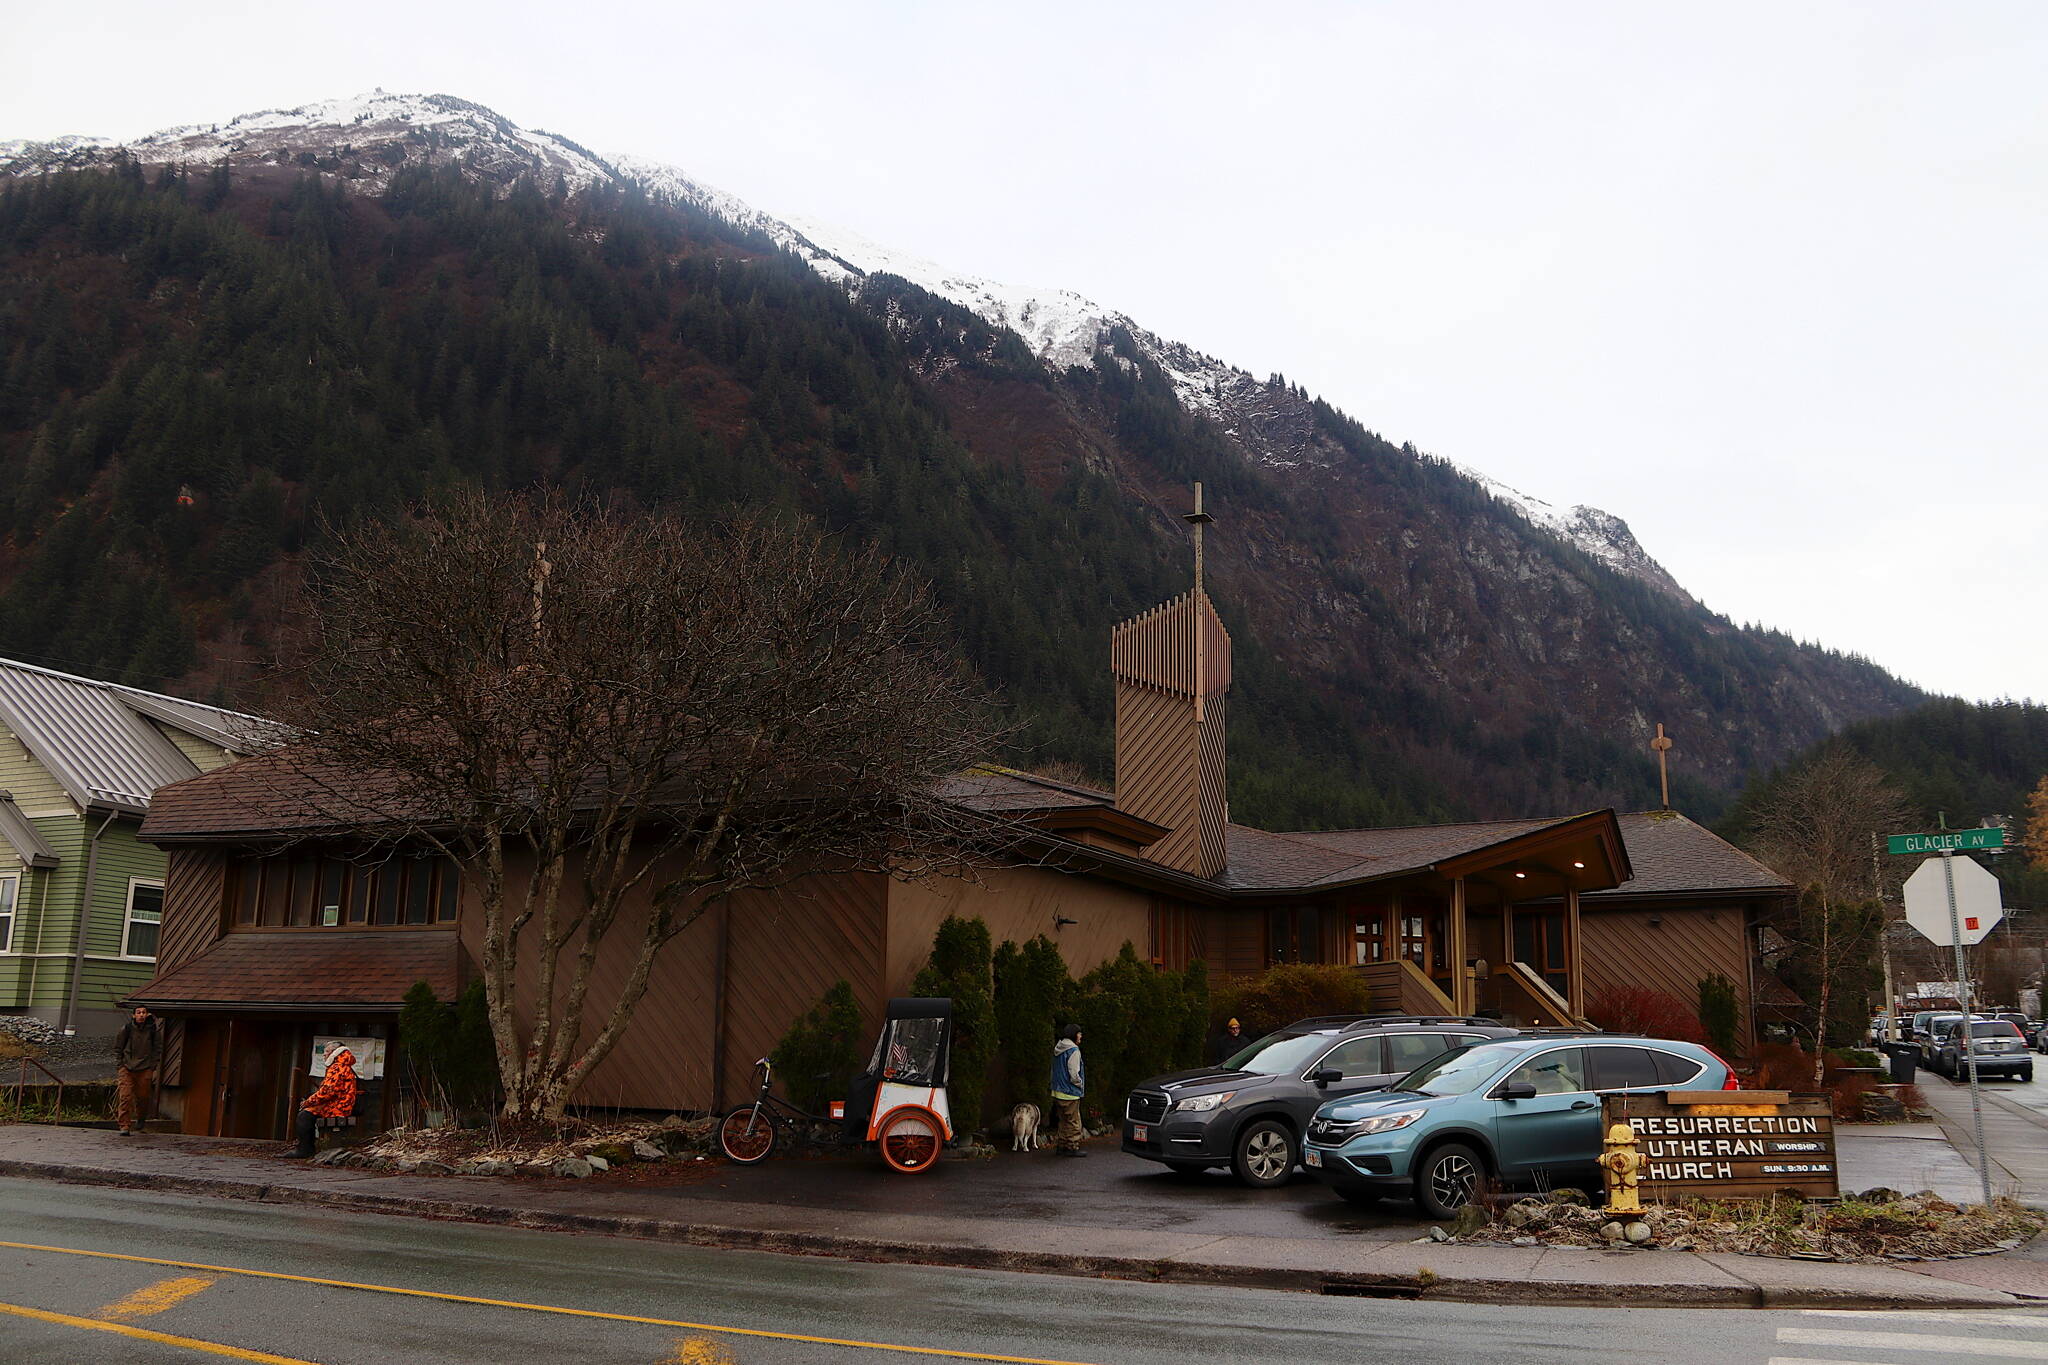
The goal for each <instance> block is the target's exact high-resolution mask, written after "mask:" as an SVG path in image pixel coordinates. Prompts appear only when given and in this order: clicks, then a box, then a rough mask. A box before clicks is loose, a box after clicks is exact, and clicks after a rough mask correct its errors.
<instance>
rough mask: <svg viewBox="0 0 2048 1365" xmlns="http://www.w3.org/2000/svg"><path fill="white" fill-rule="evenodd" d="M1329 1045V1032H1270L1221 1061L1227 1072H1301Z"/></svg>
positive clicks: (1265, 1074) (1263, 1074) (1265, 1073)
mask: <svg viewBox="0 0 2048 1365" xmlns="http://www.w3.org/2000/svg"><path fill="white" fill-rule="evenodd" d="M1329 1045H1330V1035H1329V1034H1327V1033H1269V1034H1267V1035H1266V1036H1265V1037H1263V1038H1261V1039H1259V1041H1258V1042H1256V1043H1253V1044H1252V1045H1251V1046H1250V1047H1248V1048H1245V1049H1243V1050H1242V1051H1240V1052H1238V1053H1236V1054H1235V1055H1234V1056H1231V1057H1228V1058H1226V1059H1224V1061H1223V1062H1222V1063H1221V1065H1222V1067H1223V1069H1224V1070H1226V1071H1251V1072H1255V1073H1257V1074H1258V1075H1261V1076H1278V1075H1280V1074H1281V1073H1282V1072H1285V1071H1299V1070H1301V1068H1303V1067H1305V1066H1307V1065H1308V1064H1309V1063H1310V1062H1311V1061H1313V1060H1315V1055H1316V1053H1318V1052H1320V1051H1321V1050H1322V1049H1324V1048H1326V1047H1328V1046H1329Z"/></svg>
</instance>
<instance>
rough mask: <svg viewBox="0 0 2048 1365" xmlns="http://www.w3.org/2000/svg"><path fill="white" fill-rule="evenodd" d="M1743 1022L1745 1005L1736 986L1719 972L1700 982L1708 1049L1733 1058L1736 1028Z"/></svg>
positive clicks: (1735, 1047) (1702, 1014)
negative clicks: (1742, 1004) (1737, 994)
mask: <svg viewBox="0 0 2048 1365" xmlns="http://www.w3.org/2000/svg"><path fill="white" fill-rule="evenodd" d="M1741 1019H1742V1006H1741V1003H1740V1001H1739V1000H1738V998H1737V997H1736V994H1735V984H1734V983H1733V982H1731V981H1730V980H1729V979H1728V978H1727V977H1725V976H1723V975H1721V973H1719V972H1713V973H1710V974H1708V975H1707V976H1705V977H1703V978H1701V980H1700V1027H1702V1028H1704V1029H1705V1030H1706V1033H1707V1046H1709V1047H1711V1048H1713V1049H1714V1051H1716V1052H1718V1053H1719V1054H1721V1056H1723V1057H1733V1056H1734V1055H1735V1053H1736V1050H1737V1039H1736V1028H1737V1027H1738V1025H1739V1024H1740V1022H1741Z"/></svg>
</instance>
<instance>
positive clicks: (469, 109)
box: [0, 90, 1694, 603]
mask: <svg viewBox="0 0 2048 1365" xmlns="http://www.w3.org/2000/svg"><path fill="white" fill-rule="evenodd" d="M400 129H404V130H411V129H420V130H432V131H433V132H434V133H435V134H436V135H437V136H439V137H444V138H446V139H448V142H449V146H448V148H447V151H448V154H449V155H450V156H451V157H453V158H456V159H463V160H466V162H467V164H468V165H469V167H470V168H471V169H472V170H475V171H477V172H479V173H482V174H486V175H490V176H493V177H494V178H497V179H500V180H503V179H506V178H509V177H511V176H516V175H519V174H533V175H535V176H538V177H541V178H543V179H545V178H546V177H548V176H550V175H558V176H560V177H561V178H562V180H563V182H564V183H565V184H566V186H567V187H568V188H570V189H572V190H577V189H586V188H589V187H590V186H592V185H594V184H598V183H602V182H604V181H606V180H608V179H623V180H626V181H629V182H632V183H637V184H638V185H640V186H641V187H642V188H643V189H645V190H647V191H648V192H649V193H652V194H656V195H660V196H665V197H668V198H671V199H673V200H676V201H678V202H682V203H686V204H689V205H691V206H693V207H695V208H698V209H701V210H702V211H704V212H706V213H709V214H711V215H713V216H714V217H718V218H721V219H723V220H725V221H726V222H728V223H730V224H732V225H733V226H735V227H738V228H741V229H744V230H748V231H754V232H759V233H762V234H763V235H765V236H766V237H768V238H769V239H770V240H772V241H774V242H775V243H776V245H778V246H780V247H782V248H783V249H784V250H787V251H791V252H793V253H794V254H796V255H797V256H798V258H799V259H801V260H803V261H804V262H805V263H806V264H807V265H809V266H810V267H811V269H813V270H815V271H817V273H818V274H819V275H821V276H822V277H823V278H825V279H827V280H830V281H832V282H834V283H836V284H840V285H842V286H843V287H846V288H848V289H849V290H853V291H857V290H858V288H859V286H860V284H861V283H862V282H863V281H864V280H866V279H867V278H868V277H870V276H874V275H891V276H896V277H898V278H902V279H905V280H908V281H909V282H910V283H912V284H915V285H918V286H919V287H920V288H923V289H925V290H928V291H929V292H931V293H933V294H936V295H938V296H939V297H941V298H945V299H948V300H950V301H952V302H954V303H957V304H959V305H961V306H962V307H965V308H967V309H969V310H970V311H972V312H974V313H976V314H977V315H979V316H980V317H982V318H983V319H984V320H986V321H988V322H989V323H991V324H993V325H996V326H999V327H1005V328H1008V329H1009V330H1011V331H1013V332H1015V333H1017V335H1018V336H1019V337H1020V338H1021V339H1022V340H1023V341H1024V342H1025V344H1026V346H1027V347H1029V348H1030V349H1031V351H1032V353H1033V354H1034V355H1035V356H1036V357H1037V358H1038V360H1039V361H1040V362H1042V363H1043V364H1045V365H1047V366H1048V367H1050V368H1052V369H1054V370H1061V369H1067V368H1072V367H1075V366H1086V365H1089V364H1091V363H1093V361H1094V358H1095V356H1096V355H1097V354H1098V353H1100V352H1101V351H1102V350H1103V348H1104V346H1105V340H1106V338H1107V337H1108V336H1109V334H1111V333H1112V332H1114V331H1116V330H1118V329H1122V330H1124V331H1126V332H1127V333H1129V335H1130V336H1131V337H1132V338H1133V340H1134V341H1135V342H1136V343H1137V345H1138V346H1139V348H1140V349H1142V350H1144V351H1145V352H1146V353H1147V354H1148V355H1149V356H1150V357H1151V358H1152V359H1153V360H1154V361H1155V362H1156V363H1157V364H1158V365H1159V366H1160V368H1161V370H1162V371H1164V372H1165V374H1166V375H1167V376H1168V377H1169V379H1170V380H1171V381H1172V383H1173V386H1174V390H1175V393H1176V394H1177V395H1178V396H1179V398H1180V400H1181V402H1182V405H1183V406H1184V407H1186V408H1187V409H1188V410H1189V411H1190V412H1194V413H1199V414H1202V415H1205V416H1208V417H1210V418H1212V419H1214V420H1215V421H1216V422H1217V423H1218V425H1219V426H1220V427H1221V428H1222V429H1223V431H1224V433H1225V434H1226V435H1227V436H1230V437H1232V438H1233V439H1235V440H1237V441H1238V442H1240V443H1241V444H1243V445H1244V446H1245V448H1246V450H1247V452H1248V453H1249V454H1250V455H1251V456H1252V457H1253V458H1256V459H1259V460H1261V461H1262V462H1263V463H1266V464H1268V465H1270V466H1272V467H1274V468H1279V469H1292V468H1297V467H1299V466H1301V465H1303V464H1317V463H1324V462H1327V461H1328V460H1330V459H1332V458H1334V457H1335V454H1336V453H1335V452H1333V451H1331V450H1330V449H1328V448H1327V447H1326V446H1325V445H1323V444H1322V443H1319V442H1316V441H1314V440H1309V439H1302V437H1301V434H1300V431H1299V428H1300V425H1301V423H1300V421H1299V417H1300V414H1299V413H1292V414H1287V417H1288V418H1291V419H1292V420H1278V419H1276V414H1275V413H1274V412H1273V411H1272V408H1273V406H1274V395H1273V389H1274V386H1273V385H1272V384H1271V383H1270V382H1268V383H1262V382H1261V381H1259V380H1257V379H1256V378H1255V377H1254V376H1253V375H1252V374H1251V373H1250V372H1249V371H1246V370H1244V369H1242V368H1240V367H1238V366H1235V365H1231V364H1228V363H1227V362H1225V361H1222V360H1220V359H1218V358H1216V357H1214V356H1210V355H1208V354H1206V353H1204V352H1201V351H1198V350H1196V349H1195V348H1193V347H1190V346H1188V345H1186V344H1184V343H1181V342H1177V341H1173V340H1170V339H1168V338H1165V337H1161V336H1159V335H1158V334H1157V333H1155V332H1153V331H1151V330H1150V329H1148V328H1145V327H1143V326H1142V325H1141V324H1139V323H1138V322H1137V321H1136V320H1135V319H1133V318H1131V317H1130V316H1129V315H1127V314H1125V313H1122V312H1120V311H1117V310H1115V309H1110V308H1106V307H1104V306H1103V305H1101V304H1098V303H1095V302H1093V301H1092V300H1090V299H1087V298H1085V297H1083V296H1082V295H1080V294H1078V293H1076V292H1074V291H1072V290H1067V289H1035V288H1029V287H1017V286H1012V285H1007V284H1003V283H1000V282H997V281H994V280H990V279H987V278H985V277H982V276H979V275H975V274H972V273H969V272H965V271H959V270H954V269H951V268H949V267H946V266H943V265H940V264H939V263H937V262H933V261H928V260H925V259H923V258H921V257H917V256H915V255H912V254H910V253H907V252H902V251H898V250H896V249H894V248H891V247H888V246H885V245H883V244H881V243H876V242H872V241H869V240H868V239H866V238H864V237H862V236H860V235H859V234H857V233H854V232H851V231H849V230H846V229H843V228H839V227H837V226H834V225H832V224H827V223H824V222H821V221H818V220H815V219H810V218H806V217H801V216H797V217H789V218H779V217H776V216H775V215H773V214H769V213H767V212H765V211H763V210H760V209H757V208H755V207H754V206H752V205H750V204H748V203H746V202H745V201H744V200H742V199H740V198H738V197H737V196H735V195H732V194H729V193H727V192H725V191H723V190H720V189H718V188H716V187H714V186H711V185H708V184H706V183H705V182H703V181H702V180H699V179H697V178H696V177H694V176H691V175H689V174H688V173H687V172H685V171H683V170H682V169H680V168H679V167H676V166H673V165H671V164H668V163H665V162H660V161H655V160H652V159H650V158H646V157H642V156H638V155H634V154H631V153H620V154H599V153H596V152H593V151H591V150H590V149H588V148H586V147H584V146H583V145H581V144H580V143H577V142H574V141H572V140H570V139H568V138H566V137H563V136H562V135H560V134H557V133H551V132H548V131H546V130H543V129H527V128H523V127H521V126H520V125H518V124H516V123H514V122H513V121H512V120H510V119H508V118H506V117H505V116H503V115H501V114H499V113H498V112H497V111H495V110H493V109H490V108H488V107H486V106H484V105H481V104H478V103H475V102H474V101H471V100H465V99H462V98H460V97H458V96H454V95H445V94H392V93H388V92H385V91H383V90H375V91H372V92H369V93H367V94H362V95H356V96H349V97H343V98H339V99H332V100H324V101H318V102H315V103H313V104H306V105H299V106H297V107H294V108H291V109H276V110H261V111H257V112H253V113H248V114H243V115H239V116H237V117H236V118H233V119H230V120H228V121H227V122H225V123H213V124H184V125H178V126H174V127H171V128H166V129H161V130H158V131H156V132H154V133H150V134H147V135H145V136H143V137H140V138H135V139H129V140H122V139H115V138H103V137H86V136H79V135H67V136H61V137H58V138H54V139H50V140H48V141H44V142H36V141H31V140H27V139H15V140H11V141H4V142H0V174H16V175H19V174H22V173H25V172H28V171H42V170H50V169H56V168H59V167H77V166H81V165H88V164H96V163H98V162H99V161H101V160H103V159H104V158H105V157H107V156H110V155H113V154H116V153H121V152H125V153H127V154H129V155H132V156H135V157H136V158H137V159H138V160H141V161H144V162H145V163H147V164H164V163H193V164H200V165H204V164H210V163H211V162H214V161H218V160H223V159H226V160H235V159H250V158H255V157H261V156H263V155H264V154H265V153H266V152H270V151H276V150H290V151H291V152H293V154H294V156H295V157H297V156H299V155H302V154H304V153H306V152H307V150H308V149H307V146H306V142H307V138H308V137H309V136H310V135H312V134H314V133H315V132H316V131H320V130H326V131H327V132H329V133H330V134H332V135H333V136H335V137H347V138H349V139H350V140H349V141H347V142H343V143H341V144H339V145H340V147H342V148H347V149H348V152H349V154H353V153H354V152H355V151H356V149H357V147H358V144H361V145H362V146H364V147H367V146H370V145H374V144H375V143H376V142H378V141H380V140H390V139H392V138H393V137H394V136H396V135H397V130H400ZM489 134H495V135H496V141H497V148H498V152H499V154H498V155H490V154H488V153H490V152H491V151H492V150H493V139H492V137H491V136H489ZM317 160H318V158H317V156H316V157H315V161H316V162H317ZM389 169H390V168H389V167H388V166H386V165H384V164H382V163H379V162H377V161H376V159H375V158H374V157H372V158H369V159H367V160H365V161H363V162H361V163H360V170H359V174H357V175H356V176H355V177H354V178H355V179H357V180H358V181H359V182H360V183H362V184H364V185H368V186H371V187H375V188H380V189H381V188H382V187H383V185H384V184H385V183H386V182H387V181H388V176H389ZM1276 378H1277V377H1276ZM1286 392H1287V391H1286V390H1285V389H1284V388H1283V389H1282V393H1283V394H1285V393H1286ZM1456 467H1457V468H1458V469H1459V470H1460V472H1462V473H1464V474H1465V475H1466V476H1468V477H1470V478H1472V479H1473V480H1474V481H1475V482H1476V483H1478V484H1479V485H1480V486H1481V487H1483V488H1485V489H1486V490H1487V491H1488V492H1489V493H1491V494H1493V495H1494V496H1495V497H1497V498H1499V499H1500V501H1501V502H1503V503H1504V504H1505V505H1506V506H1508V507H1509V508H1510V509H1511V510H1513V511H1514V512H1515V513H1516V514H1518V515H1520V516H1521V517H1523V518H1524V519H1525V520H1526V521H1528V522H1529V524H1530V525H1532V526H1534V527H1536V528H1537V529H1538V530H1539V531H1542V532H1545V533H1547V534H1550V535H1554V536H1556V537H1558V538H1559V539H1560V540H1563V541H1564V542H1565V543H1567V544H1569V545H1571V546H1573V547H1574V548H1576V549H1580V550H1583V551H1585V552H1586V553H1588V554H1590V555H1592V556H1593V557H1594V558H1596V559H1599V560H1601V561H1602V562H1603V563H1606V564H1607V565H1609V566H1610V567H1612V568H1614V569H1615V570H1616V571H1618V572H1621V573H1624V574H1628V575H1631V576H1633V577H1637V578H1640V579H1641V580H1642V581H1643V582H1645V583H1647V584H1649V585H1650V586H1652V587H1654V588H1656V589H1658V590H1659V591H1662V592H1667V593H1670V594H1672V595H1673V596H1674V597H1677V598H1678V599H1679V600H1681V601H1684V602H1687V603H1691V602H1693V601H1694V599H1693V598H1692V596H1691V594H1689V593H1687V592H1686V591H1685V589H1684V588H1682V587H1681V586H1680V585H1679V584H1678V582H1677V580H1676V579H1675V578H1673V577H1672V575H1671V574H1670V573H1669V571H1668V570H1666V569H1665V568H1664V566H1663V565H1662V564H1660V563H1659V562H1658V561H1657V560H1656V559H1655V558H1654V557H1653V556H1652V555H1651V554H1650V553H1649V552H1648V550H1647V549H1645V548H1644V547H1643V545H1642V544H1641V543H1640V542H1639V541H1638V540H1637V539H1636V537H1635V534H1634V532H1633V531H1631V530H1630V528H1629V526H1628V523H1627V522H1626V521H1624V520H1623V519H1622V518H1620V517H1618V516H1615V515H1614V514H1613V513H1611V512H1607V511H1604V510H1603V509H1600V508H1595V507H1589V506H1585V505H1579V506H1575V507H1573V508H1572V509H1570V512H1569V513H1562V512H1560V511H1559V510H1558V509H1557V508H1555V507H1553V506H1552V505H1551V504H1549V503H1547V502H1544V501H1542V500H1541V499H1538V498H1535V497H1532V496H1531V495H1529V494H1526V493H1523V492H1521V491H1519V490H1517V489H1514V488H1511V487H1509V486H1508V485H1506V484H1504V483H1502V482H1500V481H1499V480H1496V479H1494V478H1492V477H1491V476H1489V475H1487V474H1485V473H1483V472H1482V471H1480V470H1477V469H1475V468H1472V467H1470V466H1467V465H1463V464H1459V465H1457V466H1456Z"/></svg>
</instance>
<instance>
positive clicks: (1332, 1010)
mask: <svg viewBox="0 0 2048 1365" xmlns="http://www.w3.org/2000/svg"><path fill="white" fill-rule="evenodd" d="M1209 999H1210V1005H1209V1014H1210V1016H1211V1018H1212V1019H1213V1020H1214V1021H1216V1022H1218V1023H1220V1022H1221V1021H1223V1020H1225V1019H1229V1018H1233V1017H1234V1018H1236V1019H1237V1020H1238V1022H1239V1023H1241V1024H1242V1025H1243V1026H1244V1032H1245V1036H1246V1037H1247V1038H1257V1037H1260V1036H1261V1035H1264V1034H1267V1033H1271V1032H1272V1031H1273V1030H1274V1029H1276V1028H1279V1027H1281V1026H1282V1025H1284V1024H1291V1023H1293V1022H1294V1021H1295V1020H1296V1019H1308V1018H1313V1017H1314V1016H1316V1015H1320V1014H1364V1013H1365V1012H1366V1011H1367V1010H1368V1009H1370V1008H1371V1007H1372V990H1371V988H1370V987H1368V986H1367V985H1366V984H1365V982H1364V981H1363V980H1362V979H1360V977H1359V975H1358V973H1356V972H1354V971H1352V970H1351V969H1350V968H1349V967H1339V966H1306V965H1300V964H1294V963H1283V964H1282V965H1280V966H1278V967H1269V968H1267V969H1266V970H1265V971H1264V972H1262V973H1260V974H1259V975H1258V976H1254V977H1245V978H1240V979H1238V980H1235V981H1230V982H1227V983H1226V984H1224V985H1223V986H1221V987H1220V988H1218V989H1217V990H1215V991H1213V992H1212V993H1211V994H1210V997H1209Z"/></svg>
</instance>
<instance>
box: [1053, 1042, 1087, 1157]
mask: <svg viewBox="0 0 2048 1365" xmlns="http://www.w3.org/2000/svg"><path fill="white" fill-rule="evenodd" d="M1087 1093H1088V1066H1087V1063H1085V1062H1083V1061H1082V1060H1081V1026H1080V1025H1079V1024H1069V1025H1067V1026H1066V1027H1065V1028H1063V1029H1061V1030H1060V1040H1059V1041H1058V1042H1057V1043H1054V1044H1053V1045H1052V1107H1053V1112H1054V1113H1055V1114H1057V1115H1058V1116H1059V1124H1058V1126H1057V1127H1056V1128H1055V1129H1054V1130H1053V1135H1052V1149H1053V1150H1054V1151H1055V1152H1058V1153H1059V1154H1060V1155H1061V1156H1086V1155H1088V1153H1087V1152H1086V1151H1085V1150H1084V1149H1083V1148H1082V1146H1081V1138H1082V1132H1081V1097H1082V1096H1083V1095H1085V1094H1087Z"/></svg>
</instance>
